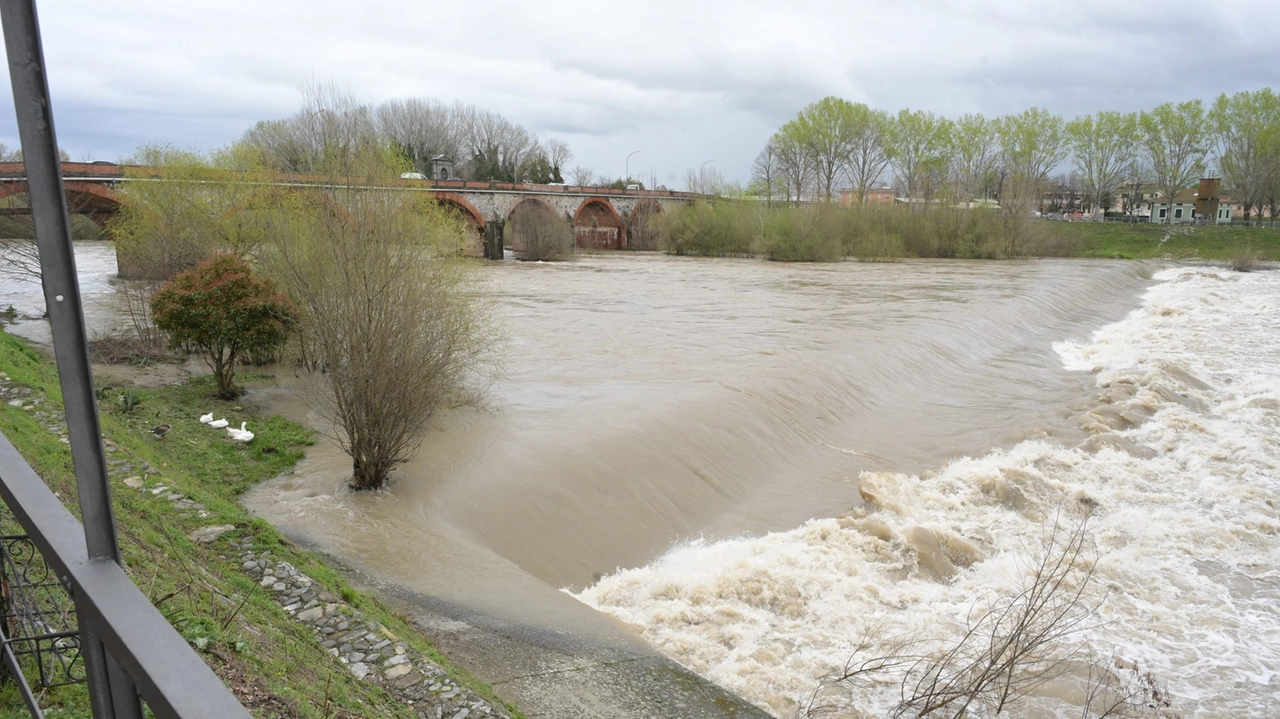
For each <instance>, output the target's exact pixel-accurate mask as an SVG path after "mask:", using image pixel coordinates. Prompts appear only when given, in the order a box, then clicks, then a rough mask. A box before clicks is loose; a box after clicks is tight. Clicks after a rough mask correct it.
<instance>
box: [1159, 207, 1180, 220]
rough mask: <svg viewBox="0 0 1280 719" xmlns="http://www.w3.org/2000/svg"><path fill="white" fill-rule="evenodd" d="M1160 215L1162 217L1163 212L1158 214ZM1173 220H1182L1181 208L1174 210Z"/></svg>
mask: <svg viewBox="0 0 1280 719" xmlns="http://www.w3.org/2000/svg"><path fill="white" fill-rule="evenodd" d="M1160 214H1161V215H1162V216H1163V215H1164V213H1163V212H1162V213H1160ZM1173 219H1175V220H1181V219H1182V208H1181V207H1179V208H1178V209H1176V210H1174V211H1173Z"/></svg>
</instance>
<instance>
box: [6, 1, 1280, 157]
mask: <svg viewBox="0 0 1280 719" xmlns="http://www.w3.org/2000/svg"><path fill="white" fill-rule="evenodd" d="M42 10H43V14H42V17H41V22H42V27H43V31H44V35H45V38H44V40H45V49H46V56H47V58H48V60H49V71H50V83H51V88H52V91H53V94H54V108H55V111H56V112H57V113H58V123H59V138H60V140H61V142H62V144H63V146H64V147H65V148H66V149H67V150H68V151H70V152H71V153H72V155H73V156H77V157H79V156H82V155H84V154H85V153H91V154H92V156H93V157H95V158H96V159H114V158H115V157H117V156H120V155H125V154H129V153H131V152H132V151H133V150H134V149H135V148H136V147H137V146H138V145H140V144H143V143H146V142H170V143H173V144H176V145H180V146H187V147H190V146H195V147H201V148H212V147H216V146H219V145H222V144H225V143H227V142H229V141H231V140H233V139H235V138H237V137H238V136H239V135H240V134H241V133H242V132H243V131H244V130H245V129H246V128H247V127H249V126H250V125H251V124H252V123H253V122H255V121H256V120H259V119H266V118H271V117H281V116H284V115H287V114H289V113H290V112H292V111H293V109H294V107H295V106H296V104H297V101H298V88H299V86H300V85H301V83H303V82H304V81H306V80H308V79H309V78H317V79H321V80H328V79H332V80H334V81H335V82H337V83H338V84H339V85H343V86H346V87H349V88H351V90H352V91H353V92H354V93H355V94H356V96H357V97H358V98H360V99H361V100H363V101H366V102H374V103H376V102H380V101H383V100H386V99H390V98H393V97H408V96H434V97H438V98H441V99H443V100H445V101H453V100H460V101H463V102H472V103H476V104H477V105H480V106H482V107H486V108H489V109H493V110H497V111H500V112H502V113H504V114H506V115H507V116H509V117H510V118H511V119H513V120H515V121H518V122H521V123H523V124H525V125H527V126H529V127H530V129H532V130H534V131H535V132H538V133H539V134H540V135H544V136H553V137H561V138H563V139H566V140H567V141H569V142H570V143H571V144H572V145H573V147H574V149H575V152H576V155H577V156H576V158H575V164H583V165H588V166H592V167H595V168H596V169H597V170H599V171H602V172H609V173H612V174H621V172H622V165H623V158H625V156H626V155H627V154H628V153H629V152H630V151H631V150H634V149H642V151H643V152H642V154H640V155H638V156H636V158H634V159H633V168H634V167H639V168H642V171H643V172H644V173H646V174H648V173H649V172H650V171H652V172H653V173H654V174H656V175H657V176H658V178H659V180H660V181H667V180H668V178H671V177H675V178H681V177H683V174H684V171H685V170H686V169H689V168H696V167H697V166H698V165H700V164H701V163H702V162H703V161H705V160H707V159H712V158H714V160H715V166H716V167H717V168H718V169H720V171H721V172H722V173H724V174H725V175H726V176H728V177H730V178H737V179H745V177H746V175H747V172H748V170H749V167H750V163H751V160H752V159H753V158H754V157H755V154H756V153H757V152H758V150H759V149H760V146H761V145H762V144H763V143H764V141H765V140H766V139H767V138H768V136H769V134H770V133H771V132H772V131H773V129H775V128H776V127H777V126H778V125H779V124H781V123H782V122H785V121H786V120H787V119H788V118H789V117H791V116H793V115H794V114H795V113H796V112H797V111H798V110H799V109H800V108H801V107H802V106H803V105H805V104H807V103H808V102H812V101H814V100H817V99H819V98H821V97H823V96H825V95H839V96H842V97H846V98H849V99H851V100H855V101H860V102H867V103H868V104H871V105H873V106H875V107H879V108H882V109H885V110H888V111H891V112H896V111H897V110H898V109H900V108H903V107H911V108H923V109H928V110H932V111H935V112H941V113H943V114H946V115H949V116H957V115H960V114H963V113H965V112H983V113H985V114H988V115H999V114H1004V113H1009V112H1019V111H1021V110H1023V109H1025V108H1027V107H1029V106H1032V105H1037V106H1041V107H1045V108H1047V109H1049V110H1052V111H1054V112H1058V113H1061V114H1063V115H1068V116H1070V115H1075V114H1079V113H1084V112H1092V111H1095V110H1099V109H1121V110H1138V109H1145V108H1149V107H1152V106H1154V105H1156V104H1158V103H1160V102H1164V101H1169V100H1185V99H1190V98H1197V97H1198V98H1202V99H1205V100H1211V99H1212V98H1213V97H1214V96H1216V95H1217V94H1219V93H1221V92H1232V91H1236V90H1244V89H1256V88H1258V87H1260V86H1264V85H1272V86H1280V49H1278V48H1277V45H1280V44H1277V43H1275V42H1273V39H1272V37H1271V34H1270V32H1269V30H1268V29H1267V28H1268V26H1269V24H1270V23H1269V22H1268V21H1266V18H1269V17H1270V16H1271V15H1272V14H1273V9H1272V5H1271V3H1270V2H1266V1H1264V0H1227V1H1225V2H1220V3H1218V4H1216V5H1214V6H1212V7H1209V6H1206V5H1205V4H1203V3H1193V2H1185V1H1184V0H1174V1H1172V2H1170V1H1166V2H1159V3H1157V2H1150V1H1147V0H1143V1H1135V2H1128V3H1117V2H1114V1H1103V0H1079V1H1078V2H1075V3H1072V4H1070V5H1069V6H1064V5H1062V4H1061V3H1048V2H1038V1H1037V2H1025V1H1021V0H1006V1H1003V2H998V1H997V0H967V1H965V0H919V1H917V2H909V3H907V2H904V3H884V2H869V1H865V0H861V1H858V2H798V3H791V4H788V5H785V6H784V4H781V3H776V2H775V3H766V2H756V1H754V0H750V1H742V2H721V1H719V0H716V1H714V2H696V3H694V2H665V1H663V2H647V3H642V4H627V5H620V4H583V3H563V2H555V1H553V0H544V2H541V3H525V2H499V3H492V2H486V3H449V4H442V3H413V4H398V3H397V4H393V3H389V2H368V3H359V4H351V3H341V4H340V3H337V2H327V1H326V2H302V1H301V0H289V1H284V2H273V3H258V2H250V1H249V0H235V1H233V2H222V3H218V4H216V5H214V4H206V5H201V6H193V5H188V4H184V3H171V2H160V1H159V0H154V1H151V2H120V3H114V4H112V6H111V12H109V13H103V12H102V6H101V4H99V3H95V2H89V1H88V0H65V1H64V2H59V3H58V4H57V5H53V4H46V5H44V6H42ZM3 96H4V98H5V99H4V105H5V107H3V108H0V142H4V143H6V144H8V145H10V146H14V145H16V144H17V142H16V140H17V138H16V134H17V133H16V128H15V127H14V125H13V119H12V118H13V115H12V106H11V100H10V99H9V96H8V94H7V93H4V94H3ZM635 163H639V164H638V165H637V164H635ZM615 165H616V166H617V167H615Z"/></svg>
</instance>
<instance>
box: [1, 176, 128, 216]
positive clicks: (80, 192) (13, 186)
mask: <svg viewBox="0 0 1280 719" xmlns="http://www.w3.org/2000/svg"><path fill="white" fill-rule="evenodd" d="M63 190H64V192H65V193H66V198H67V211H68V212H70V213H71V214H73V215H85V216H87V217H88V218H89V219H90V220H92V221H93V223H94V224H96V225H97V226H99V227H105V226H106V223H107V220H108V219H110V218H111V216H112V215H114V214H115V213H116V212H117V211H118V210H119V209H120V206H121V205H123V204H124V203H125V198H124V197H123V196H122V195H121V194H120V193H118V192H116V191H115V190H113V189H111V188H110V187H108V186H106V185H104V184H102V183H98V182H78V181H75V180H72V181H69V182H65V183H63ZM29 192H30V187H29V186H28V185H27V182H26V180H22V181H19V182H6V183H3V186H2V187H0V200H2V199H4V198H7V197H16V196H18V195H25V194H28V193H29Z"/></svg>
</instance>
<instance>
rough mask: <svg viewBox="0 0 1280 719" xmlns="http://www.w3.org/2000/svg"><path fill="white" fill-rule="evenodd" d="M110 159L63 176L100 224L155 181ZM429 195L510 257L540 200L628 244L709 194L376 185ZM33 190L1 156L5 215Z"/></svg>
mask: <svg viewBox="0 0 1280 719" xmlns="http://www.w3.org/2000/svg"><path fill="white" fill-rule="evenodd" d="M129 169H130V170H131V172H129V173H128V176H126V173H125V167H123V166H121V165H117V164H115V163H109V162H64V163H62V176H63V182H64V185H65V187H66V193H67V206H68V209H69V210H70V211H71V212H72V213H75V214H83V215H86V216H88V217H89V219H91V220H93V221H94V222H95V223H97V224H99V225H103V224H105V222H106V221H107V219H109V218H110V217H111V215H112V214H114V213H115V212H116V211H117V210H118V209H119V207H120V205H122V204H124V203H125V202H127V201H128V200H127V196H126V195H125V194H123V193H121V192H119V191H118V190H119V189H120V187H121V186H123V185H126V184H127V183H129V182H136V181H147V179H148V178H147V177H146V176H147V174H148V173H147V168H129ZM273 184H277V185H282V186H297V187H308V186H310V187H319V186H323V185H324V183H323V182H322V181H321V180H320V179H318V178H313V177H307V176H294V175H281V176H280V177H279V178H278V179H277V180H275V181H274V182H273ZM375 188H376V189H380V190H387V189H390V190H394V191H396V192H404V193H406V195H407V197H406V205H408V204H411V202H412V198H411V196H412V195H418V194H426V195H429V196H431V197H432V198H434V199H436V200H438V201H439V202H441V203H443V204H444V205H446V206H449V207H452V208H454V209H455V210H457V211H458V212H459V214H460V215H461V216H462V217H464V218H465V219H466V220H467V221H468V222H470V223H471V224H472V225H473V226H474V227H475V229H476V232H477V242H476V246H475V253H476V254H483V255H484V256H485V257H488V258H490V259H502V256H503V248H504V245H505V242H504V227H505V226H506V223H507V221H508V220H509V219H510V218H511V214H512V212H514V211H515V209H516V208H517V207H519V206H520V205H522V204H524V203H528V202H534V203H540V204H542V205H545V206H547V207H550V208H551V209H553V210H555V211H556V212H557V213H558V214H560V215H562V216H563V217H564V218H565V219H567V220H568V221H569V222H571V223H572V225H573V228H574V234H575V238H576V240H577V244H578V246H579V247H584V248H595V249H627V248H632V247H635V243H634V242H632V238H633V237H635V236H637V235H638V232H639V230H640V228H641V227H642V226H643V225H644V223H645V221H646V220H647V219H648V218H651V217H653V216H655V215H658V214H661V213H663V212H666V211H669V210H670V209H672V208H673V207H675V206H678V205H682V204H685V203H689V202H692V201H694V200H697V199H702V198H706V197H707V196H706V195H699V194H694V193H689V192H674V191H669V190H619V189H614V188H608V187H582V186H577V185H535V184H523V183H520V184H516V183H509V182H471V181H462V180H419V179H396V178H388V179H387V180H386V181H385V182H380V183H378V184H377V185H376V186H371V187H370V188H369V189H375ZM25 192H27V181H26V168H25V167H24V166H23V164H22V163H20V162H18V163H12V162H11V163H0V205H10V206H7V207H0V215H14V214H26V213H29V212H30V210H29V209H27V208H25V207H13V206H11V204H12V203H9V202H2V201H3V200H4V198H8V197H12V196H14V195H19V194H22V193H25Z"/></svg>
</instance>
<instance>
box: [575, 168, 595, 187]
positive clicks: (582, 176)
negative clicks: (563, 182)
mask: <svg viewBox="0 0 1280 719" xmlns="http://www.w3.org/2000/svg"><path fill="white" fill-rule="evenodd" d="M595 174H596V171H595V170H593V169H591V168H590V167H583V166H582V165H577V166H575V167H574V168H573V169H572V170H570V171H569V177H572V178H573V184H575V185H579V186H586V185H590V184H591V179H592V178H593V177H595Z"/></svg>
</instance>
